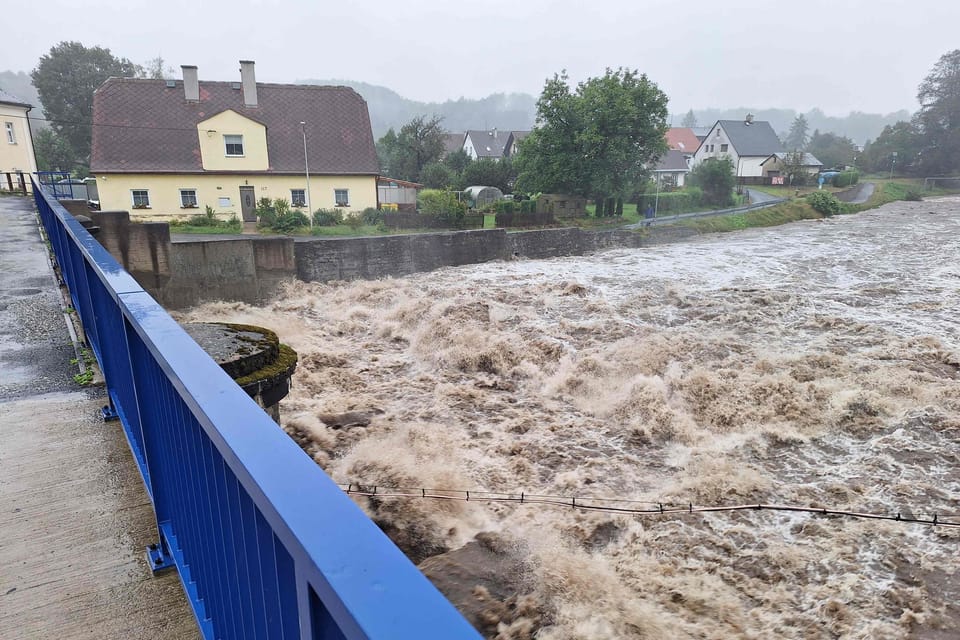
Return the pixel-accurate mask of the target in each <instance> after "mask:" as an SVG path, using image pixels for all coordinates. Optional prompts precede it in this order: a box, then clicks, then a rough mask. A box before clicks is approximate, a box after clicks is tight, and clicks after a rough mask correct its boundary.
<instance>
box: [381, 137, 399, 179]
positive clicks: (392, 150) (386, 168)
mask: <svg viewBox="0 0 960 640" xmlns="http://www.w3.org/2000/svg"><path fill="white" fill-rule="evenodd" d="M376 149H377V160H378V161H379V163H380V173H381V174H383V175H385V176H392V177H399V176H394V175H393V170H392V168H391V166H390V162H391V161H392V160H393V157H394V155H395V154H396V152H397V132H396V131H394V130H393V128H390V129H387V132H386V133H385V134H383V136H381V138H380V139H379V140H377V143H376Z"/></svg>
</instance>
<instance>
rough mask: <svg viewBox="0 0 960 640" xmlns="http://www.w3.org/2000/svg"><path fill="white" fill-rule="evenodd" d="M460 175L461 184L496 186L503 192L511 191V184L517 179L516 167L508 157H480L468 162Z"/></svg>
mask: <svg viewBox="0 0 960 640" xmlns="http://www.w3.org/2000/svg"><path fill="white" fill-rule="evenodd" d="M462 175H463V184H464V185H466V186H468V187H471V186H484V187H497V188H498V189H500V190H501V191H503V192H504V193H510V192H511V191H513V185H514V182H515V181H516V179H517V173H516V169H515V168H514V164H513V162H512V161H511V160H510V158H503V159H502V160H492V159H490V158H482V159H480V160H477V161H475V162H471V163H470V164H468V165H467V166H466V167H465V168H464V170H463V174H462Z"/></svg>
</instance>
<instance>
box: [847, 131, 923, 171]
mask: <svg viewBox="0 0 960 640" xmlns="http://www.w3.org/2000/svg"><path fill="white" fill-rule="evenodd" d="M922 149H923V138H922V136H921V133H920V128H919V127H918V126H917V124H916V123H915V122H907V121H904V120H901V121H900V122H898V123H896V124H894V125H887V126H886V127H884V128H883V131H882V132H881V133H880V135H879V136H877V139H876V140H874V141H872V142H868V143H867V144H866V146H864V148H863V153H862V154H861V156H860V159H859V160H858V161H857V166H862V167H863V168H864V169H866V170H867V171H890V170H892V169H896V170H897V171H899V172H904V173H921V172H923V171H924V167H923V166H922V163H921V158H922V153H921V152H922ZM894 154H896V156H894ZM894 158H896V161H894Z"/></svg>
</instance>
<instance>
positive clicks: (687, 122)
mask: <svg viewBox="0 0 960 640" xmlns="http://www.w3.org/2000/svg"><path fill="white" fill-rule="evenodd" d="M680 126H681V127H688V128H690V127H695V126H697V116H696V114H695V113H694V112H693V109H690V111H687V115H685V116H683V120H682V121H681V122H680Z"/></svg>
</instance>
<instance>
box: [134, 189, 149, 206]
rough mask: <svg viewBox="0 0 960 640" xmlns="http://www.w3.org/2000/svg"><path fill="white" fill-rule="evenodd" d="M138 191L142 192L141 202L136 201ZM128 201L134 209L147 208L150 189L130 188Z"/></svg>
mask: <svg viewBox="0 0 960 640" xmlns="http://www.w3.org/2000/svg"><path fill="white" fill-rule="evenodd" d="M138 193H143V202H139V203H138V202H137V194H138ZM130 203H131V205H132V206H133V208H134V209H149V208H150V189H130Z"/></svg>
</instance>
